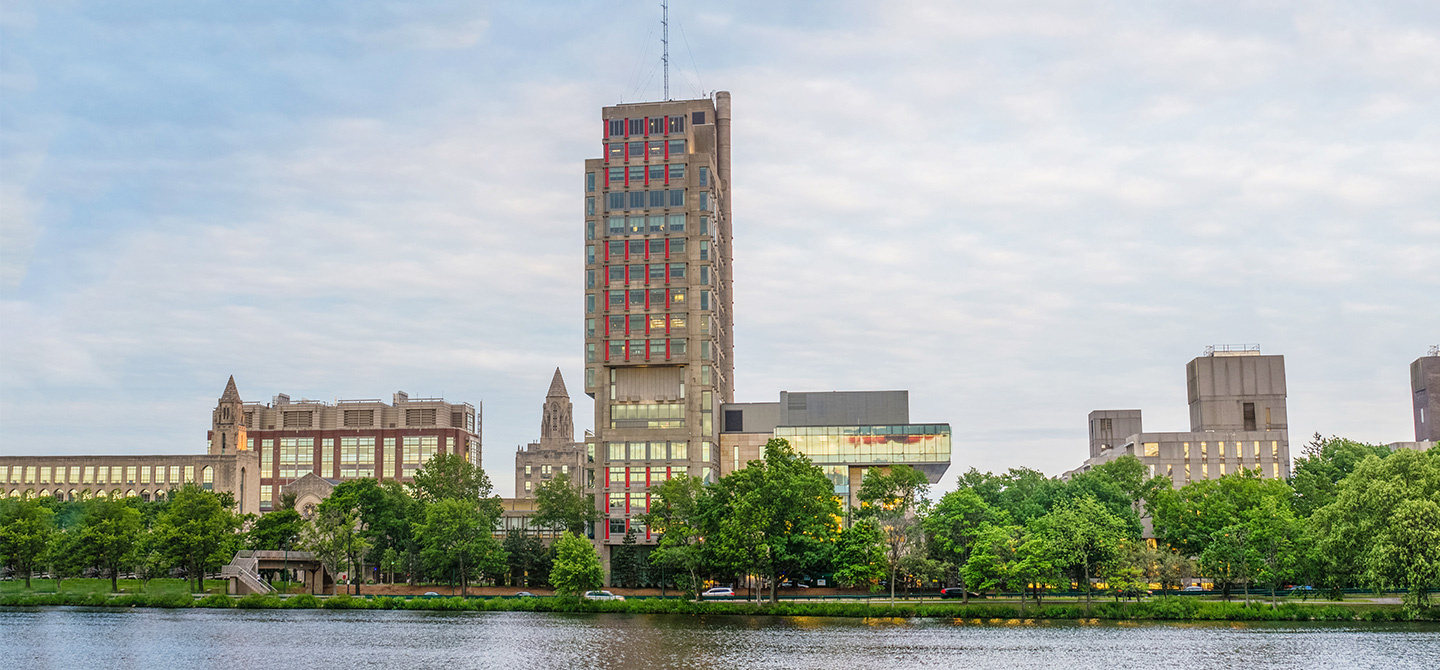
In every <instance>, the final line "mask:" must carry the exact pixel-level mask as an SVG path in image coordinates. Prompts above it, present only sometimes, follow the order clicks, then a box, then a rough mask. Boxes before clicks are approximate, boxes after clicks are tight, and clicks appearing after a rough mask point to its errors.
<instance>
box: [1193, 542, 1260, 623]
mask: <svg viewBox="0 0 1440 670" xmlns="http://www.w3.org/2000/svg"><path fill="white" fill-rule="evenodd" d="M1249 540H1250V529H1249V527H1247V526H1246V525H1245V524H1239V523H1237V524H1231V525H1229V526H1226V527H1224V528H1221V529H1220V530H1217V531H1215V533H1214V535H1212V536H1211V538H1210V542H1209V543H1207V544H1206V546H1205V551H1204V552H1202V553H1201V554H1200V569H1201V570H1202V571H1203V572H1204V573H1205V574H1206V575H1207V576H1209V577H1210V578H1211V579H1213V580H1215V583H1217V584H1220V585H1221V591H1222V593H1224V595H1225V599H1226V600H1229V599H1230V588H1231V587H1232V586H1233V585H1236V584H1240V585H1242V586H1248V582H1249V580H1250V576H1251V574H1253V573H1254V566H1253V561H1254V555H1253V554H1251V553H1250V552H1249V547H1248V543H1249ZM1245 604H1246V605H1249V604H1250V590H1249V588H1246V589H1245Z"/></svg>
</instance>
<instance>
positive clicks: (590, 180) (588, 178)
mask: <svg viewBox="0 0 1440 670" xmlns="http://www.w3.org/2000/svg"><path fill="white" fill-rule="evenodd" d="M594 190H595V173H594V172H586V173H585V191H586V192H587V193H588V192H590V191H594Z"/></svg>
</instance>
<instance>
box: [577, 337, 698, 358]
mask: <svg viewBox="0 0 1440 670" xmlns="http://www.w3.org/2000/svg"><path fill="white" fill-rule="evenodd" d="M688 342H689V341H688V340H686V339H685V338H683V337H682V338H674V339H665V338H658V339H650V340H639V339H636V340H606V344H605V345H603V347H602V351H603V352H604V354H605V362H606V363H609V362H612V361H614V362H620V361H627V362H628V361H632V360H634V361H640V360H646V361H652V360H655V361H658V360H666V361H668V360H670V359H672V358H685V353H686V350H687V348H688V347H687V344H688ZM589 351H590V350H589V348H588V347H587V348H586V353H587V355H588V354H589ZM586 362H590V363H593V362H594V361H586Z"/></svg>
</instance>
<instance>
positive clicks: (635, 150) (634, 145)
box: [630, 119, 645, 161]
mask: <svg viewBox="0 0 1440 670" xmlns="http://www.w3.org/2000/svg"><path fill="white" fill-rule="evenodd" d="M635 121H636V122H637V123H638V121H639V120H638V119H636V120H635ZM644 157H645V143H644V142H631V143H630V158H631V160H637V161H638V160H640V159H642V158H644Z"/></svg>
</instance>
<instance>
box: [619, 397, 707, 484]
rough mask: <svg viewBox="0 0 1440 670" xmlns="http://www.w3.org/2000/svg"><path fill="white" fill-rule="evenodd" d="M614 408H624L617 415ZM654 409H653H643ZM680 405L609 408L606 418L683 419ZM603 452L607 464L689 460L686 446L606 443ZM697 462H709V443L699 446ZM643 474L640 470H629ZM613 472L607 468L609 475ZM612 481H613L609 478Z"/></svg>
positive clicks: (680, 443) (648, 443)
mask: <svg viewBox="0 0 1440 670" xmlns="http://www.w3.org/2000/svg"><path fill="white" fill-rule="evenodd" d="M617 408H628V409H625V410H624V413H623V414H620V415H617V414H616V409H617ZM643 408H656V409H643ZM684 409H685V408H684V405H683V404H679V403H647V404H643V405H611V406H610V417H611V418H612V419H613V418H619V417H627V418H628V417H630V416H632V415H637V416H638V415H645V414H650V413H657V414H665V415H669V416H684ZM605 452H606V455H607V456H608V457H609V460H611V461H627V460H628V461H647V460H650V461H663V460H667V459H669V460H682V461H683V460H688V459H689V458H690V443H689V442H676V441H665V442H606V443H605ZM700 460H702V461H708V460H710V443H709V442H701V443H700ZM632 469H639V470H644V468H632ZM615 470H616V468H610V471H611V473H612V475H613V473H614V471H615ZM611 479H612V480H613V479H614V477H613V476H612V477H611Z"/></svg>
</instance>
